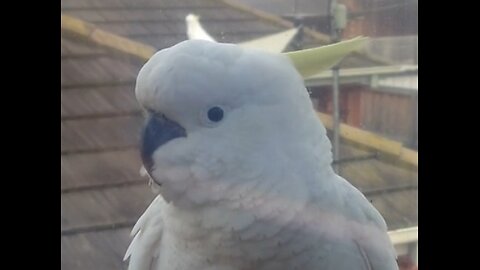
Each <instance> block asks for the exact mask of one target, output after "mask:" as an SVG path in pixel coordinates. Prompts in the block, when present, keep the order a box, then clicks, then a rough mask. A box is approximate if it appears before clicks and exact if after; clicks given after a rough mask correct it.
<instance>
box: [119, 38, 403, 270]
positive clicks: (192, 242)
mask: <svg viewBox="0 0 480 270" xmlns="http://www.w3.org/2000/svg"><path fill="white" fill-rule="evenodd" d="M294 64H295V63H293V62H292V61H291V60H290V59H289V58H288V57H287V56H285V55H281V54H270V53H266V52H262V51H260V50H255V49H247V48H242V47H240V46H237V45H233V44H221V43H214V42H208V41H202V40H188V41H183V42H181V43H179V44H177V45H175V46H173V47H170V48H168V49H164V50H161V51H159V52H157V53H156V54H155V55H154V56H153V57H151V58H150V60H149V61H148V62H147V63H146V64H145V65H144V66H143V67H142V69H141V70H140V72H139V74H138V78H137V83H136V89H135V94H136V98H137V100H138V102H139V103H140V105H141V106H142V108H143V109H144V110H145V112H146V114H147V120H146V124H145V128H144V130H143V134H142V141H141V156H142V160H143V164H144V167H145V171H144V173H145V174H147V175H148V176H149V177H150V178H151V179H152V181H153V182H154V185H156V186H157V187H158V191H159V193H160V194H159V195H158V196H157V197H156V198H155V199H154V201H153V202H152V203H151V205H150V206H149V207H148V208H147V210H146V211H145V213H144V214H143V215H142V216H141V217H140V219H139V220H138V222H137V223H136V225H135V226H134V228H133V230H132V236H134V238H133V240H132V242H131V244H130V246H129V248H128V249H127V252H126V255H125V259H127V258H130V262H129V269H130V270H170V269H177V270H201V269H214V270H251V269H255V270H287V269H288V270H290V269H303V270H354V269H361V270H393V269H398V267H397V264H396V255H395V250H394V248H393V246H392V243H391V241H390V238H389V236H388V234H387V226H386V223H385V221H384V219H383V218H382V216H381V215H380V214H379V212H378V211H377V210H376V209H375V208H374V207H373V206H372V205H371V203H370V202H369V201H368V200H367V199H366V198H365V197H364V195H363V194H362V193H361V192H360V191H358V190H357V189H356V188H355V187H353V186H352V185H351V184H350V183H349V182H347V181H346V180H345V179H343V178H342V177H340V176H338V175H337V174H336V173H335V172H334V170H333V169H332V167H331V163H332V154H331V143H330V141H329V140H328V138H327V135H326V130H325V128H324V126H323V125H322V123H321V122H320V120H319V119H318V117H317V115H316V113H315V110H314V108H313V106H312V103H311V101H310V98H309V94H308V92H307V90H306V89H305V86H304V84H303V79H302V77H301V75H300V74H299V72H297V69H296V68H295V67H294ZM307 73H308V72H307Z"/></svg>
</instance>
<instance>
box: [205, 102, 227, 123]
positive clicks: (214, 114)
mask: <svg viewBox="0 0 480 270" xmlns="http://www.w3.org/2000/svg"><path fill="white" fill-rule="evenodd" d="M207 116H208V119H209V120H210V121H212V122H219V121H220V120H222V119H223V109H222V108H220V107H218V106H215V107H212V108H210V109H209V110H208V113H207Z"/></svg>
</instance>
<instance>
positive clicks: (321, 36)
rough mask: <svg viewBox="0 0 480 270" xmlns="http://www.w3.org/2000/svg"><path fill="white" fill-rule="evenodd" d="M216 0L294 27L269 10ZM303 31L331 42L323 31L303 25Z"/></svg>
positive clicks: (265, 18)
mask: <svg viewBox="0 0 480 270" xmlns="http://www.w3.org/2000/svg"><path fill="white" fill-rule="evenodd" d="M218 1H220V2H223V3H224V4H226V5H228V6H230V7H232V8H235V9H237V10H240V11H243V12H247V13H250V14H253V15H255V16H257V17H259V18H260V19H263V20H265V21H270V22H273V23H276V24H279V25H281V26H284V27H288V28H293V27H295V25H294V24H293V23H292V22H290V21H287V20H285V19H282V18H281V17H280V16H277V15H275V14H272V13H269V12H266V11H263V10H259V9H256V8H253V7H251V6H248V5H245V4H242V3H239V2H237V1H235V0H218ZM304 32H305V33H307V34H308V35H310V36H311V37H313V38H315V39H316V40H318V41H320V42H322V43H324V44H328V43H330V42H331V39H330V36H328V35H326V34H324V33H320V32H318V31H315V30H312V29H310V28H308V27H304Z"/></svg>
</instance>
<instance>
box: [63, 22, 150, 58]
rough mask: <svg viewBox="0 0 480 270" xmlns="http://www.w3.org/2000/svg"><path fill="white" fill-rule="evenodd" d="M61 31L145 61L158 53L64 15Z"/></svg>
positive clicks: (147, 46)
mask: <svg viewBox="0 0 480 270" xmlns="http://www.w3.org/2000/svg"><path fill="white" fill-rule="evenodd" d="M61 29H62V31H66V32H69V33H73V34H75V35H78V36H81V37H83V38H86V39H88V40H90V41H93V42H95V43H96V44H99V45H102V46H105V47H108V48H110V49H114V50H116V51H120V52H122V53H126V54H128V55H133V56H135V57H138V58H140V59H141V60H145V61H146V60H148V59H149V58H150V57H151V56H152V55H153V54H154V53H155V52H156V51H157V49H156V48H155V47H152V46H150V45H147V44H144V43H141V42H137V41H134V40H132V39H129V38H126V37H123V36H120V35H117V34H114V33H111V32H108V31H105V30H102V29H100V28H98V27H97V26H96V25H94V24H92V23H89V22H86V21H84V20H80V19H77V18H74V17H72V16H69V15H65V14H62V21H61Z"/></svg>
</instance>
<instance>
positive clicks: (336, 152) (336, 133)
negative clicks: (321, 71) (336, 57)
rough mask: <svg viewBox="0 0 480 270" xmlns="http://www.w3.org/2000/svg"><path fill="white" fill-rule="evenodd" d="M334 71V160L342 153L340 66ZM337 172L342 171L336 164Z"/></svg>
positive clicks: (334, 68)
mask: <svg viewBox="0 0 480 270" xmlns="http://www.w3.org/2000/svg"><path fill="white" fill-rule="evenodd" d="M332 73H333V160H334V161H338V160H339V158H340V157H339V155H340V153H339V152H340V150H339V148H340V108H339V106H340V105H339V89H338V79H339V78H338V75H339V69H338V66H335V67H333V68H332ZM333 169H334V170H335V172H337V173H340V171H339V169H340V167H339V166H338V165H334V166H333Z"/></svg>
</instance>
